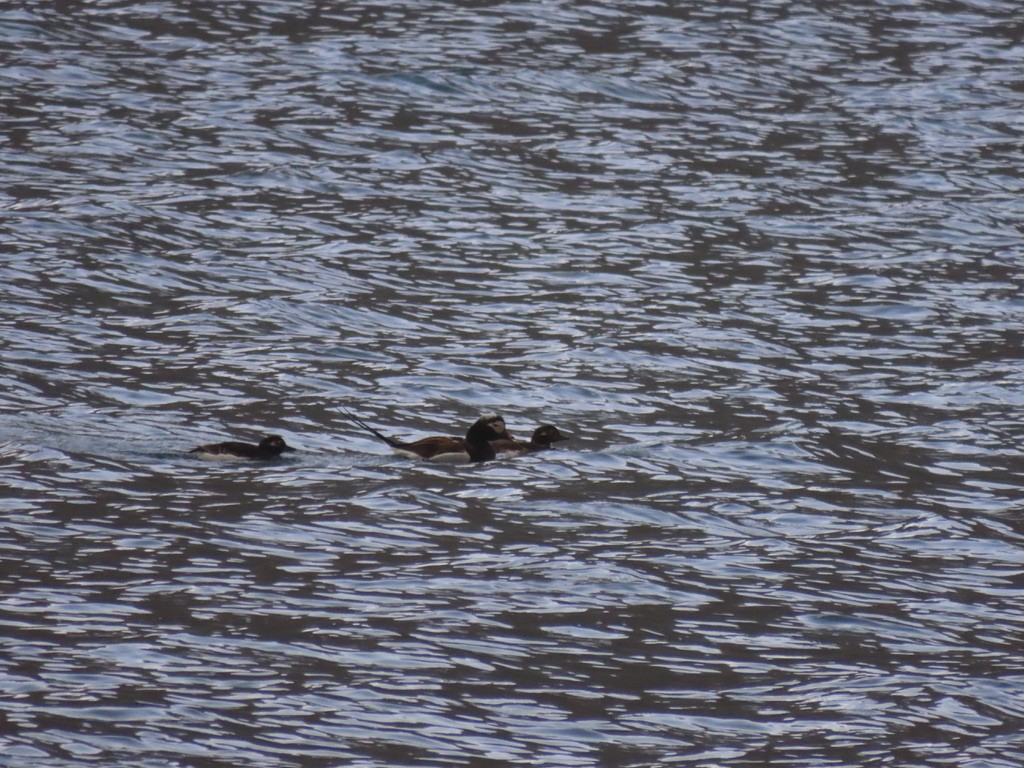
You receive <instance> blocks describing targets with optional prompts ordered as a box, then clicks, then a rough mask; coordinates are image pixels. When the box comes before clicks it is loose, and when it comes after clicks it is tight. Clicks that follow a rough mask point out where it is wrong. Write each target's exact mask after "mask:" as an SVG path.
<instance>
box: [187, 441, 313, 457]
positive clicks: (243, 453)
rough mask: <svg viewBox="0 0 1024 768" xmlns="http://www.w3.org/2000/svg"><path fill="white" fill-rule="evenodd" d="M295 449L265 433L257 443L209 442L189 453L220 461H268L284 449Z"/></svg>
mask: <svg viewBox="0 0 1024 768" xmlns="http://www.w3.org/2000/svg"><path fill="white" fill-rule="evenodd" d="M294 450H295V449H294V448H292V447H291V446H290V445H288V444H287V443H286V442H285V441H284V438H283V437H281V436H280V435H267V436H266V437H264V438H263V439H262V440H260V442H259V443H258V444H257V445H253V444H252V443H236V442H234V441H230V440H229V441H228V442H226V443H211V444H210V445H200V446H198V447H196V448H193V449H192V450H191V451H189V453H194V454H196V455H197V456H198V457H199V458H200V459H218V460H220V461H247V460H248V461H269V460H270V459H276V458H277V457H278V456H280V455H281V454H282V453H285V452H286V451H294Z"/></svg>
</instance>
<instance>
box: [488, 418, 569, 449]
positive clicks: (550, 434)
mask: <svg viewBox="0 0 1024 768" xmlns="http://www.w3.org/2000/svg"><path fill="white" fill-rule="evenodd" d="M568 439H569V436H568V435H566V434H564V433H562V432H559V431H558V427H556V426H554V425H552V424H542V425H541V426H539V427H537V428H536V429H535V430H534V431H533V435H532V436H531V437H530V439H529V441H525V440H515V439H506V438H502V439H500V440H492V441H491V448H493V449H494V452H495V453H496V454H497V455H499V456H524V455H526V454H527V453H536V452H537V451H545V450H547V449H548V448H550V447H551V446H552V444H554V443H558V442H561V441H562V440H568Z"/></svg>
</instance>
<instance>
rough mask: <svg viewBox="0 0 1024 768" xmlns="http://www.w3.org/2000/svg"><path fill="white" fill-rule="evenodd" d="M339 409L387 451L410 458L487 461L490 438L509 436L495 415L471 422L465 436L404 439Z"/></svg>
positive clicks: (502, 422)
mask: <svg viewBox="0 0 1024 768" xmlns="http://www.w3.org/2000/svg"><path fill="white" fill-rule="evenodd" d="M342 412H343V413H344V414H345V415H346V416H348V418H350V419H351V420H352V421H353V422H355V423H356V424H357V425H358V426H360V427H362V428H363V429H365V430H366V431H367V432H369V433H370V434H371V435H373V436H374V437H376V438H377V439H378V440H380V441H382V442H384V443H387V444H388V445H389V446H391V450H393V451H394V452H395V453H396V454H398V455H399V456H405V457H407V458H411V459H429V460H431V461H444V462H451V463H454V464H465V463H470V462H479V461H490V460H491V459H493V458H494V457H495V456H496V454H495V452H494V449H493V448H492V447H491V441H492V440H512V439H513V438H512V435H510V434H509V433H508V431H507V430H506V429H505V420H504V419H503V418H502V417H501V416H498V415H496V414H494V415H490V416H481V417H480V418H479V419H477V420H476V421H475V422H473V426H471V427H470V428H469V429H468V430H466V436H465V437H447V436H445V435H433V436H431V437H424V438H422V439H420V440H415V441H413V442H405V441H404V440H398V439H396V438H393V437H388V436H387V435H383V434H381V433H380V432H378V431H377V430H376V429H374V428H373V427H371V426H370V425H369V424H367V423H366V422H365V421H363V420H362V419H360V418H358V417H357V416H355V415H354V414H352V413H349V412H348V411H346V410H344V409H342Z"/></svg>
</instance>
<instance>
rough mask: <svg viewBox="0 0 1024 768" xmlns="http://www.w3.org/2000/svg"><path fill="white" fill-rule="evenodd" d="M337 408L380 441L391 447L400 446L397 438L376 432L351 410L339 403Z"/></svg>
mask: <svg viewBox="0 0 1024 768" xmlns="http://www.w3.org/2000/svg"><path fill="white" fill-rule="evenodd" d="M338 410H340V411H341V412H342V413H343V414H345V415H346V416H347V417H348V418H349V419H351V420H352V421H353V422H355V423H356V424H357V425H358V426H360V427H362V428H363V429H365V430H366V431H367V432H369V433H370V434H371V435H373V436H374V437H376V438H377V439H378V440H381V441H383V442H385V443H387V444H388V445H390V446H391V447H392V448H398V447H399V446H401V442H400V441H398V440H395V438H393V437H388V436H387V435H383V434H381V433H380V432H378V431H377V430H376V429H374V428H373V427H371V426H370V425H369V424H367V423H366V422H365V421H363V420H362V419H360V418H359V417H358V416H356V415H355V414H354V413H352V412H351V411H349V410H348V409H347V408H342V407H341V406H340V405H339V406H338Z"/></svg>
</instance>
